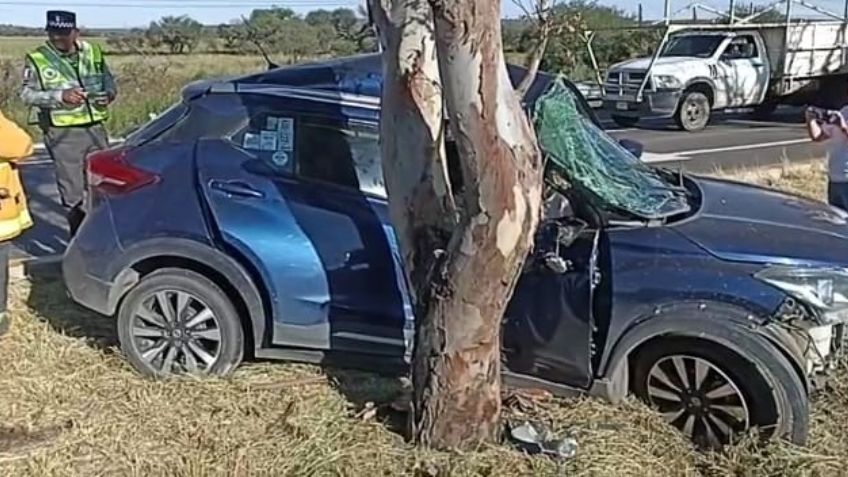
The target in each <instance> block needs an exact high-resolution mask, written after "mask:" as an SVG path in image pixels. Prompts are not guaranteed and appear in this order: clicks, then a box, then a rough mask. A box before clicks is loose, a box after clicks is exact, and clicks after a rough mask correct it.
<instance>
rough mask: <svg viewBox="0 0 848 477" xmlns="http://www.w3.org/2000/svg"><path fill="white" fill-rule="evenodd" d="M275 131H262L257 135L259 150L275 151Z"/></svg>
mask: <svg viewBox="0 0 848 477" xmlns="http://www.w3.org/2000/svg"><path fill="white" fill-rule="evenodd" d="M277 137H278V136H277V131H262V132H260V133H259V149H261V150H263V151H276V150H277Z"/></svg>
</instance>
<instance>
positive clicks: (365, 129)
mask: <svg viewBox="0 0 848 477" xmlns="http://www.w3.org/2000/svg"><path fill="white" fill-rule="evenodd" d="M240 100H241V101H242V103H243V114H244V116H245V118H244V121H243V122H242V124H241V125H240V126H239V128H237V130H235V131H234V132H233V133H232V134H231V135H229V136H228V137H226V138H213V139H207V140H203V141H200V142H199V144H198V147H197V151H196V158H197V162H198V177H199V180H198V183H199V186H200V187H201V189H202V193H203V196H204V197H205V198H206V201H207V204H208V206H209V212H210V216H211V220H212V222H213V223H214V227H215V228H216V230H217V232H218V235H219V237H220V240H221V241H222V242H223V244H224V245H225V246H226V247H227V248H229V249H231V250H232V251H233V252H234V253H235V254H237V255H238V256H240V257H242V259H243V260H244V261H247V262H249V264H250V266H251V268H253V269H254V270H256V271H257V274H258V275H259V276H260V277H261V280H262V282H263V283H264V285H265V288H266V289H267V293H268V295H269V298H270V302H271V306H272V308H273V323H272V324H271V325H272V326H271V330H272V331H271V336H270V337H269V338H270V344H272V345H284V346H296V347H301V348H315V349H323V350H344V351H358V352H367V353H372V354H391V355H402V354H403V353H404V351H405V342H404V336H403V330H404V322H405V307H404V298H403V294H402V287H401V285H402V283H403V282H402V280H400V279H399V278H398V268H397V265H396V263H395V260H394V256H393V253H392V244H391V237H390V236H389V235H387V233H386V227H385V222H386V221H387V220H386V217H385V216H386V213H385V200H384V199H382V198H381V197H380V196H379V194H377V192H378V189H379V188H380V187H381V186H382V183H381V182H380V181H381V180H382V175H381V173H380V175H379V176H375V175H374V171H373V170H372V169H368V168H367V166H368V165H372V164H374V163H375V161H376V164H379V156H377V157H374V154H376V152H375V151H378V145H377V144H378V142H377V138H376V126H374V125H373V121H372V122H371V125H368V124H367V123H359V124H356V125H353V124H352V122H351V121H350V120H349V119H348V116H346V114H350V111H347V112H346V113H345V114H342V111H341V108H339V107H337V106H334V105H324V106H320V105H316V103H313V102H308V101H300V100H285V99H282V98H279V97H275V96H269V95H262V96H259V95H242V96H240ZM378 172H379V169H378ZM378 179H379V180H378Z"/></svg>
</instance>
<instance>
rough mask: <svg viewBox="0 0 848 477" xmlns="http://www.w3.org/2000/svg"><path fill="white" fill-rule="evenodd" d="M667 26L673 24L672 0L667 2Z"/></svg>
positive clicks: (666, 0)
mask: <svg viewBox="0 0 848 477" xmlns="http://www.w3.org/2000/svg"><path fill="white" fill-rule="evenodd" d="M665 24H666V26H668V25H670V24H671V0H665Z"/></svg>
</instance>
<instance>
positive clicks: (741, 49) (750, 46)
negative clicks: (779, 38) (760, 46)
mask: <svg viewBox="0 0 848 477" xmlns="http://www.w3.org/2000/svg"><path fill="white" fill-rule="evenodd" d="M757 56H759V52H758V51H757V42H756V41H755V40H754V37H753V36H751V35H745V36H740V37H737V38H734V39H733V41H731V42H730V44H729V45H727V49H726V50H725V51H724V55H722V57H723V58H724V59H726V60H750V59H752V58H756V57H757Z"/></svg>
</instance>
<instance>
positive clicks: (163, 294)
mask: <svg viewBox="0 0 848 477" xmlns="http://www.w3.org/2000/svg"><path fill="white" fill-rule="evenodd" d="M118 336H119V339H120V342H121V348H122V349H123V351H124V353H125V354H126V356H127V359H128V360H129V361H130V363H131V364H132V365H133V367H135V368H136V369H137V370H138V371H140V372H141V373H143V374H146V375H148V376H154V377H164V376H169V375H173V374H201V375H202V374H211V375H218V376H223V375H227V374H229V373H230V372H232V371H233V370H234V369H235V368H236V367H237V366H238V365H239V363H240V362H241V358H242V356H243V351H244V333H243V331H242V327H241V322H240V321H239V316H238V313H237V312H236V309H235V307H234V306H233V304H232V302H231V301H230V300H229V298H228V297H227V295H226V294H225V293H224V292H223V291H222V290H221V289H220V288H219V287H218V286H217V285H215V283H213V282H212V281H210V280H209V279H207V278H206V277H204V276H202V275H200V274H197V273H195V272H191V271H188V270H180V269H164V270H160V271H157V272H154V273H152V274H150V275H148V276H146V277H144V278H143V279H142V280H141V282H140V283H139V284H138V286H136V287H135V288H134V289H133V290H132V291H130V292H129V293H128V294H127V297H126V299H124V301H123V302H122V304H121V307H120V309H119V310H118Z"/></svg>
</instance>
